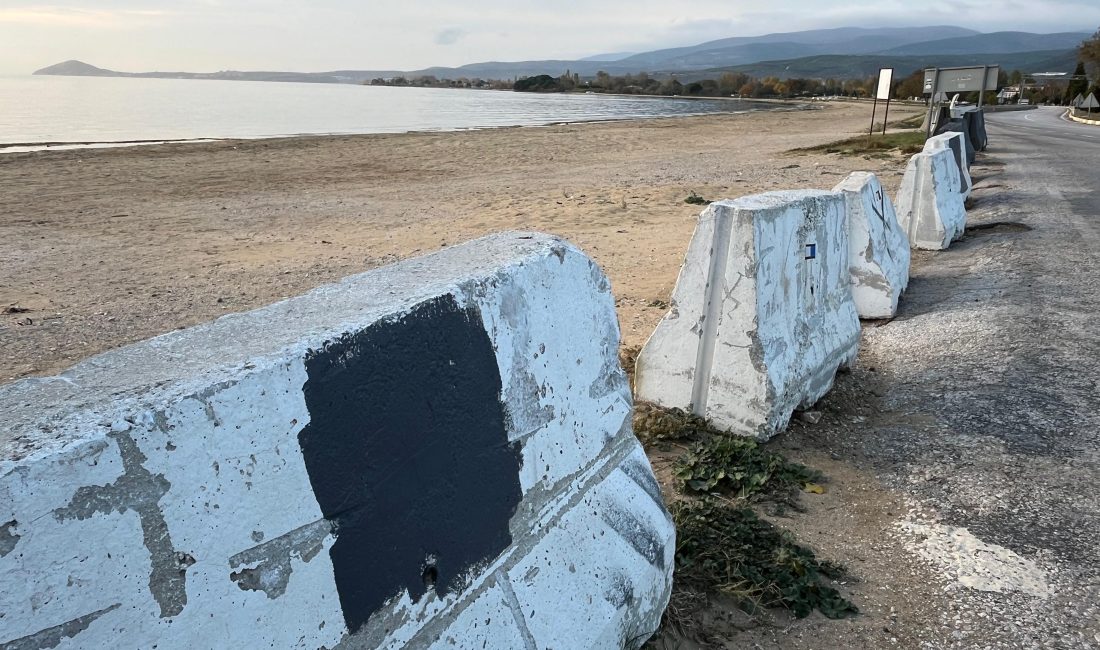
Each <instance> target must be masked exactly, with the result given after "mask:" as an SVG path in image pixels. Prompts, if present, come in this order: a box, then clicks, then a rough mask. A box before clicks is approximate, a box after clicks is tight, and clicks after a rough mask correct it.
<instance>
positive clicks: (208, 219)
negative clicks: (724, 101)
mask: <svg viewBox="0 0 1100 650" xmlns="http://www.w3.org/2000/svg"><path fill="white" fill-rule="evenodd" d="M912 112H913V111H912V109H908V110H906V109H903V110H898V111H895V112H894V113H893V115H892V117H893V116H896V117H897V118H898V119H901V118H902V117H904V116H906V115H908V114H912ZM869 114H870V106H867V105H863V104H842V103H837V104H828V105H824V107H823V108H821V109H819V110H813V111H791V112H760V113H750V114H743V115H720V116H703V117H685V118H672V119H655V120H644V121H630V122H614V123H602V124H576V125H562V126H552V127H544V128H531V127H528V128H513V129H492V130H484V131H468V132H451V133H413V134H401V135H365V136H325V137H302V138H286V139H275V140H241V141H220V142H209V143H194V144H167V145H155V146H142V147H129V148H118V149H83V150H69V151H46V152H37V153H16V154H5V155H0V188H3V189H2V194H3V201H2V202H0V347H2V349H3V350H4V355H3V357H2V359H0V381H9V380H12V379H17V378H20V377H25V376H34V375H45V374H52V373H56V372H60V371H62V370H64V369H65V368H66V367H68V366H70V365H72V364H73V363H75V362H76V361H79V360H80V359H82V358H85V357H87V356H90V355H93V354H95V353H98V352H101V351H103V350H106V349H110V348H112V347H116V346H119V345H123V344H126V343H130V342H133V341H138V340H141V339H144V338H147V337H150V336H154V335H156V334H160V333H163V332H166V331H170V330H172V329H175V328H182V327H187V326H189V325H194V324H196V323H200V322H203V321H207V320H210V319H213V318H216V317H217V316H220V315H222V314H225V313H229V312H234V311H243V310H247V309H252V308H255V307H259V306H261V305H264V304H268V303H271V302H273V301H275V300H278V299H281V298H284V297H289V296H294V295H298V294H301V293H303V292H305V291H308V290H309V289H311V288H313V287H315V286H317V285H320V284H324V283H327V282H331V281H334V280H336V279H338V278H340V277H343V276H346V275H350V274H353V273H359V272H362V271H365V270H368V269H371V268H374V267H377V266H381V265H384V264H388V263H391V262H395V261H397V260H400V259H403V258H407V257H410V256H414V255H419V254H424V253H429V252H431V251H435V250H438V249H439V248H441V247H444V246H449V245H453V244H457V243H460V242H462V241H465V240H468V239H471V238H474V237H477V236H480V235H484V234H487V233H490V232H495V231H500V230H509V229H533V230H541V231H546V232H550V233H555V234H558V235H561V236H563V237H566V238H568V239H569V240H571V241H572V242H574V243H575V244H577V245H578V246H579V247H581V248H582V249H583V250H585V251H586V252H587V253H588V254H589V255H591V256H592V257H593V258H595V259H596V261H597V262H599V263H600V264H601V265H602V266H603V268H604V269H605V271H606V272H607V274H608V275H609V276H610V278H611V280H612V283H613V290H614V292H615V296H616V298H617V303H618V308H619V318H620V322H621V325H622V330H623V343H624V346H628V347H629V346H636V345H640V344H641V343H643V342H644V341H645V338H646V337H647V336H648V335H649V333H650V332H651V331H652V329H653V327H654V326H655V324H656V323H657V321H658V320H659V319H660V318H661V316H662V315H663V313H664V309H665V306H666V305H667V300H668V297H669V294H670V293H671V291H672V287H673V284H674V283H675V280H676V274H677V272H678V270H679V266H680V263H681V262H682V259H683V253H684V250H685V248H686V246H687V243H688V240H689V239H690V237H691V233H692V229H693V227H694V224H695V217H696V215H697V214H698V213H699V211H700V210H701V207H700V206H696V205H691V204H687V203H685V202H684V199H685V198H686V197H688V196H689V195H690V194H691V193H692V192H695V193H697V194H698V195H700V196H703V197H705V198H707V199H722V198H735V197H738V196H742V195H745V194H751V193H755V192H763V191H769V190H779V189H788V188H830V187H832V186H833V185H834V184H835V183H837V182H838V181H839V180H841V179H842V178H843V177H844V176H845V175H846V174H847V173H848V172H850V171H854V170H869V171H874V172H876V173H878V174H880V176H881V177H882V180H883V182H884V184H885V185H886V186H887V187H888V188H890V189H891V191H893V190H894V189H895V188H896V186H897V184H898V183H899V181H900V175H901V170H902V157H901V156H900V155H897V156H885V157H878V158H865V157H841V156H839V155H837V154H823V153H822V154H797V155H794V154H790V153H787V152H788V151H789V150H790V149H793V148H796V147H805V146H811V145H816V144H823V143H827V142H831V141H834V140H838V139H841V138H845V137H849V136H851V135H855V134H858V133H860V132H862V131H863V130H864V129H866V126H867V124H868V120H869V117H870V115H869Z"/></svg>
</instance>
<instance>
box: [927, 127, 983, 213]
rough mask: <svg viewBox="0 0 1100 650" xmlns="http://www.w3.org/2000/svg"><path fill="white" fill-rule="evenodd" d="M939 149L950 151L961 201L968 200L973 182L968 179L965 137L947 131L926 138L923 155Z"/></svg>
mask: <svg viewBox="0 0 1100 650" xmlns="http://www.w3.org/2000/svg"><path fill="white" fill-rule="evenodd" d="M940 149H950V150H951V156H952V158H953V159H954V160H955V166H956V167H957V168H958V171H959V193H960V194H961V195H962V197H963V201H965V200H966V199H968V198H970V191H971V189H972V187H973V181H972V180H971V179H970V165H969V164H968V163H967V161H966V136H965V135H964V134H962V133H960V132H958V131H947V132H944V133H941V134H940V135H937V136H933V137H931V138H928V139H927V140H926V141H925V142H924V151H925V153H935V152H936V151H939V150H940Z"/></svg>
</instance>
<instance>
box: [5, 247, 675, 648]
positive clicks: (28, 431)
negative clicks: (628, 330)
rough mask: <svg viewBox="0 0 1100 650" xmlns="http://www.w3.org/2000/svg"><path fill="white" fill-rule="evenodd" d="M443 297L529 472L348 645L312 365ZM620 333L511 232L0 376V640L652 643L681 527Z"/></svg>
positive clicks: (573, 260) (569, 259)
mask: <svg viewBox="0 0 1100 650" xmlns="http://www.w3.org/2000/svg"><path fill="white" fill-rule="evenodd" d="M445 295H450V296H453V297H454V298H455V300H457V301H458V302H459V303H460V304H461V305H463V306H467V307H473V308H476V309H477V310H478V311H479V312H480V314H481V317H482V320H483V322H484V326H485V330H486V332H487V334H488V336H489V339H490V341H491V342H492V345H493V350H495V355H496V360H497V364H498V367H499V370H500V377H501V382H502V402H503V403H504V404H505V406H506V407H507V410H508V414H509V415H510V418H509V422H508V424H509V427H510V429H509V431H508V435H509V439H511V440H513V441H515V443H516V444H517V445H519V446H520V448H521V453H522V459H523V464H522V470H521V475H520V477H519V480H520V486H521V490H522V495H523V497H522V500H521V501H520V502H519V505H518V507H517V509H516V512H515V514H514V516H513V517H512V518H511V520H510V521H509V523H508V527H509V530H510V531H511V537H512V544H511V545H510V546H509V547H508V548H507V549H506V550H505V551H504V552H502V553H501V554H500V555H499V556H497V557H495V558H491V559H489V560H488V561H487V562H486V563H485V564H484V566H479V567H477V568H476V569H475V570H472V571H471V573H470V574H469V575H467V576H466V578H465V584H466V586H465V587H464V588H463V589H461V590H459V591H458V592H456V593H446V595H444V596H442V597H440V596H437V595H436V593H435V592H434V591H432V590H428V592H427V595H426V596H424V597H422V598H421V599H420V600H419V601H414V600H413V599H412V598H411V597H410V596H409V593H408V592H407V591H406V592H403V593H399V594H397V595H396V596H395V597H394V598H393V599H391V600H390V601H389V602H388V603H387V604H386V605H385V606H384V607H383V608H382V610H380V611H378V612H375V614H374V615H373V616H372V617H371V618H370V620H369V622H368V623H367V624H366V625H365V626H364V627H363V628H362V629H361V630H360V631H359V632H358V633H357V634H354V635H352V634H349V631H348V629H347V626H346V625H345V622H344V616H343V613H342V610H341V603H340V600H339V598H338V596H337V590H336V586H335V584H334V574H333V571H334V569H333V566H334V565H333V563H332V561H331V559H330V557H329V550H330V548H331V547H332V545H333V543H334V542H335V540H336V539H337V537H336V536H337V535H339V530H335V531H334V530H333V528H332V526H331V525H330V524H329V522H327V521H326V520H325V519H324V517H323V516H322V513H321V510H320V508H319V506H318V503H317V501H316V499H315V497H314V494H313V492H312V488H311V483H310V477H309V475H308V473H307V470H306V467H305V464H304V460H303V456H302V451H301V448H300V445H299V442H298V434H299V433H300V432H301V431H302V429H303V428H304V427H305V426H307V424H308V423H309V422H310V414H309V411H308V409H307V408H306V404H305V401H304V398H303V394H302V387H303V384H304V383H305V382H306V380H307V377H306V371H305V367H304V364H303V359H304V358H305V357H306V355H307V354H308V352H309V351H310V350H316V349H320V348H321V347H322V346H324V345H325V344H326V342H329V341H332V340H334V339H337V338H339V337H340V336H342V335H343V334H345V333H348V332H357V331H361V330H363V329H364V328H366V327H369V326H370V325H372V324H373V323H376V322H379V321H380V320H384V319H391V320H392V319H394V318H397V317H400V316H401V315H402V314H405V313H408V312H409V310H411V309H412V308H413V307H415V306H417V305H419V304H421V303H423V302H424V301H427V300H431V299H433V298H435V297H438V296H445ZM618 344H619V331H618V325H617V321H616V316H615V309H614V303H613V300H612V297H611V293H610V288H609V285H608V283H607V279H606V278H605V277H604V275H603V273H602V272H601V271H600V270H599V268H598V267H596V265H595V264H594V263H593V262H592V261H591V260H590V259H588V258H587V257H586V256H584V255H583V254H582V253H581V252H579V251H578V250H577V249H575V248H574V247H572V246H570V245H569V244H567V243H566V242H563V241H561V240H559V239H557V238H553V237H548V236H544V235H538V234H517V233H504V234H501V235H495V236H492V237H487V238H484V239H481V240H477V241H475V242H471V243H469V244H466V245H463V246H458V247H454V248H452V249H448V250H446V251H444V252H441V253H438V254H436V255H432V256H428V257H424V258H419V259H415V260H409V261H407V262H404V263H401V264H397V265H394V266H391V267H386V268H383V269H378V270H376V271H372V272H370V273H365V274H362V275H359V276H354V277H351V278H348V279H346V280H344V281H343V282H341V283H339V284H335V285H330V286H326V287H321V288H319V289H317V290H315V291H312V292H310V293H309V294H307V295H305V296H302V297H300V298H295V299H292V300H288V301H284V302H281V303H277V304H275V305H271V306H270V307H266V308H263V309H260V310H256V311H253V312H248V313H244V314H235V315H230V316H226V317H223V318H221V319H219V320H217V321H214V322H212V323H207V324H204V325H200V326H198V327H194V328H191V329H188V330H184V331H180V332H174V333H171V334H167V335H165V336H161V337H157V338H155V339H151V340H149V341H145V342H142V343H138V344H136V345H132V346H128V347H125V348H122V349H119V350H116V351H112V352H108V353H106V354H103V355H100V356H97V357H93V358H91V359H89V360H87V361H85V362H83V363H81V364H79V365H77V366H75V367H74V368H72V369H71V370H70V371H68V372H66V373H65V374H64V375H62V376H60V377H53V378H47V379H41V380H25V381H21V382H18V383H15V384H11V385H8V386H4V387H0V412H4V413H5V422H4V424H3V426H4V427H5V428H4V429H0V582H2V584H4V585H5V588H4V589H2V590H0V612H3V613H4V616H3V618H2V619H0V645H3V646H4V647H11V648H20V649H23V648H44V647H50V648H52V647H57V648H62V649H67V648H88V647H112V646H114V647H152V646H154V645H156V646H157V647H160V648H196V647H231V646H237V647H285V648H289V647H301V648H322V647H327V648H359V647H387V648H397V647H402V646H404V645H406V644H408V645H410V646H413V647H436V646H438V647H460V648H482V647H493V648H524V647H526V648H534V647H556V648H585V647H623V646H626V647H636V646H639V645H640V644H641V643H642V642H644V640H645V639H646V638H648V636H649V635H650V634H651V633H652V632H653V631H654V630H655V629H656V627H657V625H658V622H659V620H660V617H661V613H662V612H663V610H664V607H665V605H666V603H667V601H668V597H669V593H670V590H671V576H672V567H673V552H674V547H675V543H674V535H675V533H674V529H673V527H672V523H671V520H670V518H669V516H668V513H667V512H666V511H665V509H664V506H663V503H662V501H661V494H660V490H659V488H658V487H657V483H656V481H655V479H654V478H653V474H652V470H651V468H650V466H649V463H648V460H647V459H646V457H645V454H644V452H642V450H641V448H640V446H639V445H638V442H637V440H636V439H635V438H634V436H633V435H632V433H631V429H630V413H631V399H630V395H629V391H628V388H627V384H626V381H625V376H624V375H623V373H622V370H621V368H619V366H618V360H617V353H618ZM272 621H277V622H278V624H266V623H270V622H272ZM258 622H259V623H258ZM5 644H10V645H5Z"/></svg>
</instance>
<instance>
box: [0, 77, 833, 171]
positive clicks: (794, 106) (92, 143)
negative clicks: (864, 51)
mask: <svg viewBox="0 0 1100 650" xmlns="http://www.w3.org/2000/svg"><path fill="white" fill-rule="evenodd" d="M258 83H267V82H258ZM439 90H465V89H461V88H445V89H439ZM500 92H503V91H500ZM509 92H511V91H509ZM600 94H601V95H604V96H610V97H622V98H631V99H636V98H650V99H655V100H659V99H691V100H718V101H736V102H756V103H761V104H764V103H768V104H771V103H773V102H769V101H767V100H758V99H735V98H729V97H680V96H674V97H663V96H658V95H622V94H613V93H600ZM774 103H781V104H790V108H786V109H780V108H769V109H749V110H743V111H710V112H700V113H678V114H676V115H643V116H626V117H600V118H593V119H591V120H556V121H551V122H539V123H532V124H501V125H488V126H469V127H454V128H438V129H432V128H424V129H410V130H406V131H361V132H359V131H356V132H329V133H289V134H281V135H258V136H225V137H222V136H199V137H194V138H156V139H136V140H102V141H97V140H77V141H56V142H11V143H5V142H0V156H2V155H4V154H9V153H35V152H39V151H67V150H73V149H114V148H122V147H136V146H148V145H157V144H190V143H203V142H231V141H238V140H240V141H246V140H282V139H288V138H325V137H350V136H367V135H405V134H417V133H463V132H466V131H486V130H492V129H525V128H542V127H549V126H569V125H573V124H612V123H616V122H635V121H639V122H640V121H646V120H673V119H683V118H691V117H707V116H712V115H747V114H749V113H755V112H787V111H815V110H820V109H821V107H820V106H815V105H811V104H810V103H809V102H801V101H800V102H792V101H787V100H781V101H779V100H777V101H776V102H774Z"/></svg>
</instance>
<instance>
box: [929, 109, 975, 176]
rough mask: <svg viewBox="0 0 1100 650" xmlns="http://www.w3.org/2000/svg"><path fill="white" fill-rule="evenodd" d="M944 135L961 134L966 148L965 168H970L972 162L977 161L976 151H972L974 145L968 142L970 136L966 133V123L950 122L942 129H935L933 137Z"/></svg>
mask: <svg viewBox="0 0 1100 650" xmlns="http://www.w3.org/2000/svg"><path fill="white" fill-rule="evenodd" d="M945 133H961V134H962V135H963V145H964V147H965V148H966V167H967V169H968V170H969V169H970V166H971V165H973V164H974V160H976V159H977V151H976V150H975V149H974V144H973V143H972V142H971V141H970V134H969V132H967V129H966V123H965V122H963V121H962V120H951V121H950V122H947V123H946V124H944V125H943V128H941V129H937V130H936V133H935V135H943V134H945Z"/></svg>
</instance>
